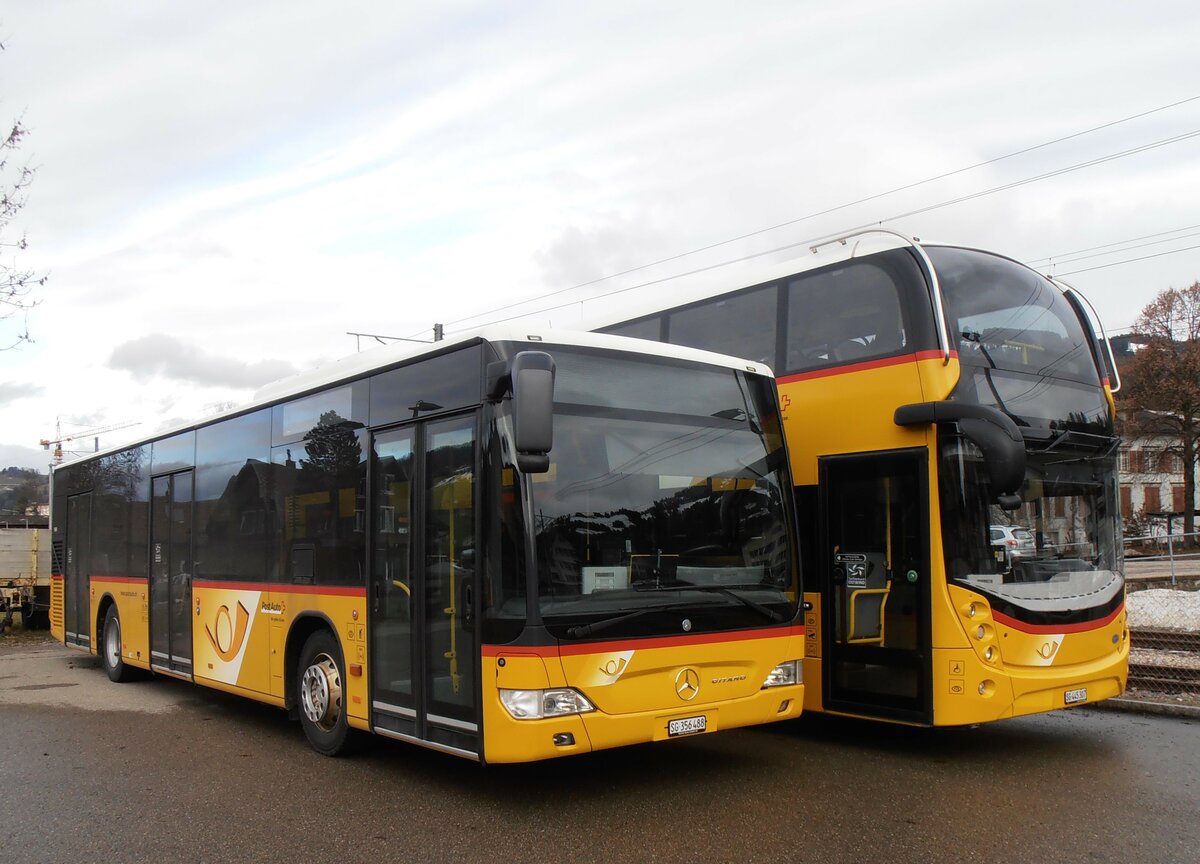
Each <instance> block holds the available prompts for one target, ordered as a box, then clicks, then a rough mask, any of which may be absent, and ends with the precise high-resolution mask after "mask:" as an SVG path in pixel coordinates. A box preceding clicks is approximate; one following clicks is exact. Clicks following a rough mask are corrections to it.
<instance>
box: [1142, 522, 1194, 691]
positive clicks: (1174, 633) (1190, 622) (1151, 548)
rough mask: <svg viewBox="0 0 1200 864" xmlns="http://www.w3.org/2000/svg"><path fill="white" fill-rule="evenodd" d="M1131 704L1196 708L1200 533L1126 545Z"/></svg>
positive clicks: (1143, 540)
mask: <svg viewBox="0 0 1200 864" xmlns="http://www.w3.org/2000/svg"><path fill="white" fill-rule="evenodd" d="M1125 578H1126V586H1127V589H1128V600H1127V602H1128V608H1129V629H1130V633H1131V639H1132V645H1131V650H1130V655H1129V690H1128V695H1129V696H1130V697H1132V698H1139V699H1149V700H1155V701H1161V702H1175V703H1179V704H1185V705H1195V706H1200V533H1197V534H1170V535H1152V536H1147V537H1128V538H1126V539H1125Z"/></svg>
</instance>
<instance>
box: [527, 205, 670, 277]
mask: <svg viewBox="0 0 1200 864" xmlns="http://www.w3.org/2000/svg"><path fill="white" fill-rule="evenodd" d="M662 248H663V242H662V235H661V232H659V231H658V230H656V229H655V228H654V226H652V225H651V224H649V222H638V221H634V220H629V219H623V218H621V217H609V218H608V220H607V224H603V225H597V226H595V227H591V228H588V229H586V230H581V229H580V228H578V227H575V226H570V227H568V228H566V229H564V230H563V231H562V232H561V233H560V234H559V235H558V237H557V238H555V239H554V241H553V242H551V243H550V245H549V246H548V247H547V248H545V249H544V250H542V251H541V252H539V253H538V254H537V255H536V256H535V260H536V261H537V264H538V267H539V268H540V269H541V271H542V274H543V277H544V278H545V280H546V283H547V284H548V285H551V286H553V287H555V288H565V287H568V286H570V285H573V284H578V283H581V282H587V281H589V280H592V279H598V278H601V277H603V276H608V275H610V274H613V273H619V272H621V271H623V270H626V269H628V268H630V267H636V266H638V265H641V264H645V263H646V262H647V261H653V260H654V256H655V254H656V252H655V250H660V249H662Z"/></svg>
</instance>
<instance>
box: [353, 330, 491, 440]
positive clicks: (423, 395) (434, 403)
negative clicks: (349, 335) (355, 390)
mask: <svg viewBox="0 0 1200 864" xmlns="http://www.w3.org/2000/svg"><path fill="white" fill-rule="evenodd" d="M481 362H482V360H481V352H480V347H479V346H478V345H473V346H471V347H469V348H463V349H461V350H459V351H454V352H451V353H450V354H444V355H442V356H441V357H434V358H431V359H427V360H421V361H420V362H418V363H416V364H414V365H411V366H404V367H402V368H400V369H392V370H391V371H389V372H383V373H381V374H379V375H376V376H375V377H374V378H372V379H371V425H372V426H383V425H385V424H388V423H395V422H398V421H401V420H411V419H413V418H415V417H426V416H429V415H430V414H434V413H436V412H438V411H441V410H446V409H450V408H462V407H465V406H468V405H476V404H478V403H479V400H480V390H481V388H482V372H481V371H480V369H481V367H480V364H481Z"/></svg>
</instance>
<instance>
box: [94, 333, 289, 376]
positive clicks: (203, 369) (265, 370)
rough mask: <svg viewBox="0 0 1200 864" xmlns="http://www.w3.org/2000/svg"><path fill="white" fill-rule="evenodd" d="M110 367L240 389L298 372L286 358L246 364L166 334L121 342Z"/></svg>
mask: <svg viewBox="0 0 1200 864" xmlns="http://www.w3.org/2000/svg"><path fill="white" fill-rule="evenodd" d="M108 366H109V368H111V369H120V370H124V371H126V372H129V373H130V374H132V375H133V377H135V378H137V379H138V380H141V381H145V380H148V379H150V378H154V377H159V378H168V379H171V380H175V381H187V382H189V383H192V384H199V385H202V386H218V387H239V388H253V387H258V386H260V385H262V384H265V383H267V382H268V381H274V380H275V379H277V378H283V377H284V376H286V375H294V374H295V373H296V372H297V369H296V367H294V366H293V365H292V364H290V363H288V362H286V361H283V360H260V361H258V362H257V363H246V362H244V361H242V360H236V359H234V358H232V357H220V356H217V355H215V354H210V353H208V352H207V351H205V350H204V349H203V348H200V347H199V346H196V345H191V344H188V343H187V342H184V341H183V340H181V339H176V338H175V337H174V336H168V335H166V334H165V333H151V334H149V335H148V336H142V337H139V338H137V339H131V340H129V341H128V342H123V343H121V344H120V345H118V346H117V347H116V348H115V349H113V352H112V355H111V356H110V357H109V358H108Z"/></svg>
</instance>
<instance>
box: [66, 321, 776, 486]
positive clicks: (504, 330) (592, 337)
mask: <svg viewBox="0 0 1200 864" xmlns="http://www.w3.org/2000/svg"><path fill="white" fill-rule="evenodd" d="M478 341H484V342H533V343H538V342H542V343H545V344H546V345H571V346H578V347H582V348H604V349H609V350H612V351H621V352H629V353H633V354H642V355H648V356H653V357H664V358H668V359H675V360H684V361H690V362H694V363H702V364H706V365H709V366H723V367H727V368H730V369H740V370H742V371H744V372H750V373H751V374H755V375H765V376H768V377H772V378H773V377H774V373H773V372H772V371H771V368H770V367H769V366H767V365H766V364H765V363H756V362H754V361H752V360H744V359H741V358H739V357H730V356H727V355H725V354H717V353H714V352H712V351H701V350H699V349H696V348H686V347H683V346H681V345H669V344H666V343H662V342H652V341H648V340H643V339H631V338H628V337H625V336H613V335H609V334H605V333H590V332H586V331H578V330H560V329H552V328H538V327H530V326H522V325H520V324H515V325H509V324H492V325H488V326H485V327H480V328H477V329H472V330H466V331H463V332H461V333H455V334H453V335H450V336H447V337H446V338H445V339H443V340H441V341H439V342H430V343H423V344H411V343H400V342H397V343H393V344H391V345H383V346H380V347H378V348H371V349H368V350H366V351H361V352H358V353H356V354H351V355H349V356H347V357H343V358H341V359H340V360H336V361H334V362H332V363H329V364H326V365H324V366H320V367H317V368H316V369H312V370H309V371H307V372H300V373H298V374H296V375H290V376H288V377H286V378H281V379H279V380H278V381H274V382H272V383H270V384H266V385H264V386H263V387H261V388H259V389H258V391H256V392H255V394H254V397H253V398H252V399H251V400H250V401H249V402H247V403H245V404H242V405H238V406H236V407H234V408H230V409H229V410H227V411H222V412H220V413H218V414H213V415H211V416H208V417H205V418H203V419H201V420H196V421H193V422H189V423H184V424H181V425H178V426H173V427H171V428H169V429H164V430H162V431H159V432H155V433H154V434H152V435H150V436H148V437H146V438H142V439H138V440H137V441H129V442H125V443H124V444H120V445H116V446H113V447H106V448H104V449H103V450H99V451H97V452H95V453H86V454H83V455H81V456H78V457H76V458H74V459H70V460H68V461H65V462H63V464H62V465H55V466H53V469H54V470H57V469H59V468H62V467H66V466H68V465H74V464H78V463H80V462H84V461H87V460H89V459H95V458H96V457H98V456H105V455H108V454H111V453H119V452H121V451H122V450H126V449H128V448H130V447H134V446H139V445H140V444H145V443H149V442H152V441H159V440H162V439H163V438H169V437H171V436H172V435H176V434H179V433H180V432H187V431H189V430H192V429H198V428H200V427H202V426H208V425H210V424H212V423H215V422H217V421H219V420H224V419H226V418H229V417H236V416H237V415H239V414H247V413H249V412H251V411H256V410H258V409H260V408H265V407H267V406H269V405H274V404H276V403H280V402H286V401H288V400H289V399H292V398H296V397H299V396H303V395H307V394H309V393H313V392H316V391H319V390H322V389H324V388H326V387H331V386H333V385H335V384H340V383H343V382H349V381H353V380H355V379H357V378H361V377H364V376H366V375H369V374H373V373H376V372H382V371H384V370H386V369H390V368H392V367H395V366H403V365H406V364H407V363H408V362H412V361H415V360H419V359H420V358H421V357H424V356H434V355H437V354H443V353H446V352H447V351H449V350H452V349H453V348H455V347H458V346H461V345H468V344H471V343H473V342H478Z"/></svg>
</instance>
